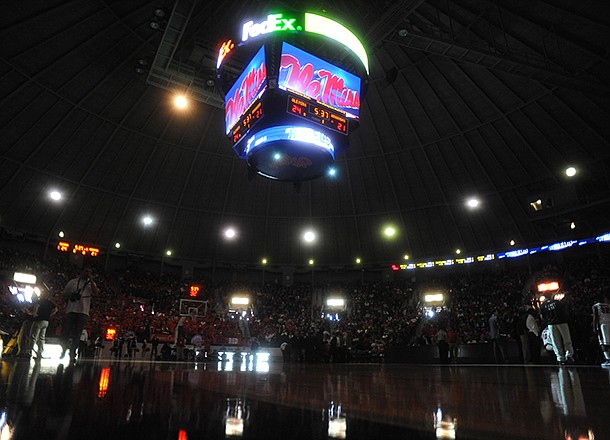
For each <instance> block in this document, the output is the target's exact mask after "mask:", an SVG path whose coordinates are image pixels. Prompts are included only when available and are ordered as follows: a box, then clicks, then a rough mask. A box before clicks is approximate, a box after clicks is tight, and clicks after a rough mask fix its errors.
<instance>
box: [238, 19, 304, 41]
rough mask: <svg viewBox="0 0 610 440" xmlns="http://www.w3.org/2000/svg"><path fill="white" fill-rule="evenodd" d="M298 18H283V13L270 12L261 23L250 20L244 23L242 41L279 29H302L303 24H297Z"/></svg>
mask: <svg viewBox="0 0 610 440" xmlns="http://www.w3.org/2000/svg"><path fill="white" fill-rule="evenodd" d="M296 20H297V19H296V18H282V14H269V15H268V16H267V19H266V20H264V21H261V22H260V23H254V21H253V20H250V21H248V22H246V23H244V25H243V28H242V34H241V41H247V40H248V38H250V37H252V38H254V37H258V36H259V35H262V34H269V33H271V32H277V31H300V30H302V29H303V28H302V27H301V26H295V21H296Z"/></svg>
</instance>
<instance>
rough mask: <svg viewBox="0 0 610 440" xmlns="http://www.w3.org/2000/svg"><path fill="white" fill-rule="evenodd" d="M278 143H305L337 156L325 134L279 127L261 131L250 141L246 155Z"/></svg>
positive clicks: (297, 128) (291, 127)
mask: <svg viewBox="0 0 610 440" xmlns="http://www.w3.org/2000/svg"><path fill="white" fill-rule="evenodd" d="M277 141H290V142H303V143H306V144H309V145H313V146H316V147H319V148H321V149H323V150H326V151H327V152H328V153H330V155H331V156H333V157H334V155H335V147H334V146H333V143H332V140H331V139H330V138H329V137H328V136H326V135H325V134H324V133H322V132H319V131H317V130H313V129H311V128H307V127H293V126H286V125H283V126H279V127H271V128H267V129H265V130H261V131H259V132H258V133H256V134H254V135H253V136H252V137H251V138H250V139H248V146H247V147H246V155H249V154H250V153H252V152H253V151H254V150H255V149H257V148H259V147H261V146H262V145H265V144H269V143H271V142H277Z"/></svg>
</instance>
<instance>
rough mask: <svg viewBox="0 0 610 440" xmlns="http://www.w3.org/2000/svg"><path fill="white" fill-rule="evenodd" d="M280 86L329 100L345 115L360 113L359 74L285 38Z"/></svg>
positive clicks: (350, 115) (325, 102)
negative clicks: (291, 43)
mask: <svg viewBox="0 0 610 440" xmlns="http://www.w3.org/2000/svg"><path fill="white" fill-rule="evenodd" d="M278 87H279V88H280V89H283V90H289V91H293V92H296V93H298V94H301V95H304V96H307V97H309V98H311V99H313V100H315V101H318V102H321V103H322V104H326V105H327V106H329V107H331V108H333V109H336V110H338V111H340V112H342V113H345V115H346V116H348V117H351V118H354V119H358V116H359V115H360V78H358V77H357V76H356V75H353V74H351V73H349V72H347V71H345V70H343V69H341V68H339V67H337V66H335V65H333V64H331V63H328V62H326V61H324V60H322V59H320V58H318V57H316V56H313V55H311V54H309V53H307V52H305V51H304V50H301V49H298V48H296V47H294V46H292V45H290V44H288V43H286V42H283V43H282V57H281V61H280V70H279V75H278Z"/></svg>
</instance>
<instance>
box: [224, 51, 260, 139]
mask: <svg viewBox="0 0 610 440" xmlns="http://www.w3.org/2000/svg"><path fill="white" fill-rule="evenodd" d="M266 86H267V67H266V64H265V46H262V47H261V48H260V49H259V51H258V52H257V53H256V55H254V57H253V58H252V60H251V61H250V62H249V63H248V65H247V66H246V68H245V69H244V71H243V72H242V73H241V75H239V78H237V81H235V84H233V87H231V89H230V90H229V92H228V93H227V94H226V95H225V132H226V134H227V135H228V134H229V133H230V132H231V129H232V128H233V126H234V125H235V124H236V123H237V122H238V121H239V118H241V116H242V115H243V114H244V113H245V112H246V111H247V110H248V108H249V107H250V105H251V104H252V103H253V102H254V101H255V100H256V98H258V97H259V96H261V94H262V93H263V91H264V90H265V88H266Z"/></svg>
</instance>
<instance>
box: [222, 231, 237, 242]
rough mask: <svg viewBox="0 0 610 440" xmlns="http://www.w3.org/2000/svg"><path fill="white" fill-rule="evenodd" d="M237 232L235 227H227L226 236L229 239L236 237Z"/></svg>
mask: <svg viewBox="0 0 610 440" xmlns="http://www.w3.org/2000/svg"><path fill="white" fill-rule="evenodd" d="M236 234H237V233H236V232H235V229H233V228H227V229H225V237H226V238H228V239H229V240H230V239H232V238H235V235H236Z"/></svg>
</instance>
